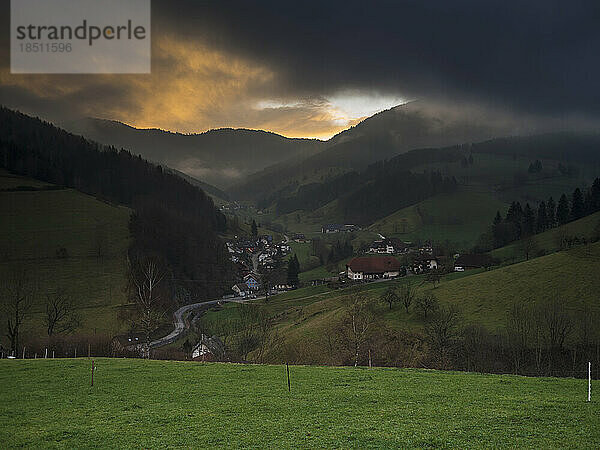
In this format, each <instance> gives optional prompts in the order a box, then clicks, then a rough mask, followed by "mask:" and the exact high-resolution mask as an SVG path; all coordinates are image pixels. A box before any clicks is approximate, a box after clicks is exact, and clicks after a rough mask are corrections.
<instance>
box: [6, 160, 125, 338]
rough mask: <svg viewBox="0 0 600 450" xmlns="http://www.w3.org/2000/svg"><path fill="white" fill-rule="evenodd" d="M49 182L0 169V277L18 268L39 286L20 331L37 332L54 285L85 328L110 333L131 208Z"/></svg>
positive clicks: (114, 327)
mask: <svg viewBox="0 0 600 450" xmlns="http://www.w3.org/2000/svg"><path fill="white" fill-rule="evenodd" d="M48 186H50V187H53V186H52V185H49V184H48V183H43V182H39V181H37V180H33V179H31V178H26V177H21V176H17V175H12V174H8V173H7V172H5V171H0V210H1V211H2V215H3V220H2V221H0V255H2V258H1V261H0V280H2V281H3V282H6V281H7V280H8V279H9V277H11V275H12V272H13V271H14V270H16V269H25V270H26V271H27V272H28V275H29V276H30V277H31V278H32V279H33V281H34V282H35V283H36V285H37V290H38V295H37V297H36V302H35V304H34V307H33V310H32V312H33V317H32V320H30V321H28V322H26V324H25V327H26V329H25V333H24V335H28V336H30V337H32V336H43V335H44V333H45V329H44V326H43V322H42V316H43V311H44V302H45V300H46V295H47V294H52V293H55V292H56V291H57V290H61V291H63V292H64V293H65V294H66V295H68V296H69V297H71V298H72V299H73V300H74V301H75V303H76V305H77V307H78V309H80V312H81V313H82V319H83V323H82V328H83V329H85V330H86V332H94V331H96V332H98V333H104V332H106V333H110V334H114V333H116V332H117V331H119V328H120V326H121V325H119V322H118V321H117V312H118V307H119V306H120V305H123V304H124V303H126V295H125V284H126V281H125V272H126V268H125V265H126V254H127V248H128V247H129V244H130V237H129V229H128V225H129V218H130V215H131V210H130V209H129V208H125V207H120V206H113V205H110V204H108V203H105V202H101V201H99V200H96V199H95V198H93V197H91V196H89V195H85V194H82V193H80V192H77V191H75V190H73V189H64V188H63V189H48ZM24 187H25V188H29V190H24ZM34 189H37V190H34ZM61 249H64V250H65V251H66V253H65V254H63V255H61V254H60V250H61ZM0 326H1V327H2V330H3V329H4V327H5V326H6V324H5V323H4V321H2V323H1V324H0ZM2 335H3V336H4V333H2Z"/></svg>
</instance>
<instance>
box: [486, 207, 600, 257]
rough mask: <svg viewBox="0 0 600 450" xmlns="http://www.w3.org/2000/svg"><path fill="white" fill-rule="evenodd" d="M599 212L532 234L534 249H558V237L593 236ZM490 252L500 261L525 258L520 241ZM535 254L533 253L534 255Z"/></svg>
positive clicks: (545, 250)
mask: <svg viewBox="0 0 600 450" xmlns="http://www.w3.org/2000/svg"><path fill="white" fill-rule="evenodd" d="M599 227H600V212H597V213H595V214H591V215H589V216H586V217H583V218H582V219H579V220H576V221H574V222H571V223H567V224H565V225H562V226H560V227H557V228H552V229H551V230H548V231H545V232H543V233H540V234H537V235H535V236H533V240H534V242H535V247H536V250H534V252H533V253H536V252H538V251H544V252H545V253H552V252H555V251H557V250H559V248H560V246H559V238H560V237H561V236H568V237H570V238H573V237H578V238H579V239H581V238H584V239H586V240H588V241H589V240H590V239H591V238H593V237H595V233H597V232H599V231H600V228H599ZM490 254H491V255H492V256H493V257H494V258H497V259H499V260H500V261H510V262H516V261H521V260H524V259H525V254H524V252H523V250H522V249H521V243H520V241H517V242H512V243H510V244H508V245H506V246H504V247H501V248H498V249H496V250H493V251H492V252H490ZM534 256H535V255H534Z"/></svg>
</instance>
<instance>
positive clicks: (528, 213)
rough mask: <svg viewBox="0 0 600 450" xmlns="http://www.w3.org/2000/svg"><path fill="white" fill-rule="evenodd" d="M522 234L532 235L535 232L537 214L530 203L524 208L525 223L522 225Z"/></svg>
mask: <svg viewBox="0 0 600 450" xmlns="http://www.w3.org/2000/svg"><path fill="white" fill-rule="evenodd" d="M522 230H523V231H522V235H523V236H531V235H532V234H534V232H535V214H534V212H533V209H531V206H529V203H527V204H526V205H525V208H524V209H523V225H522Z"/></svg>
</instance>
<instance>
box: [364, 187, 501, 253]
mask: <svg viewBox="0 0 600 450" xmlns="http://www.w3.org/2000/svg"><path fill="white" fill-rule="evenodd" d="M506 207H507V205H506V204H505V203H504V202H502V201H500V200H498V199H497V198H496V197H495V196H494V195H493V194H492V193H487V192H482V191H473V190H469V189H465V188H461V189H459V190H458V191H457V192H453V193H449V194H438V195H436V196H434V197H431V198H429V199H427V200H424V201H422V202H420V203H418V204H416V205H414V206H409V207H408V208H404V209H401V210H399V211H396V212H395V213H394V214H392V215H390V216H387V217H385V218H383V219H381V220H379V221H377V222H375V223H374V224H373V225H371V226H370V227H369V229H370V230H372V231H377V232H379V233H381V234H383V235H384V236H386V237H399V238H401V239H403V240H405V241H417V240H433V241H435V242H444V241H449V242H452V243H455V244H459V245H460V246H462V247H464V248H469V247H470V246H472V245H473V244H474V243H475V241H476V240H477V238H478V237H479V236H480V235H481V233H483V232H484V231H485V230H486V229H487V227H489V225H490V224H491V220H492V219H493V218H494V215H495V214H496V211H497V210H504V209H505V208H506Z"/></svg>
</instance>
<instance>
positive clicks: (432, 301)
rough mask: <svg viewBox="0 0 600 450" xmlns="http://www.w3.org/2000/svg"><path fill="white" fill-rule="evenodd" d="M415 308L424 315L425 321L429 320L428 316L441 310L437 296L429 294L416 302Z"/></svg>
mask: <svg viewBox="0 0 600 450" xmlns="http://www.w3.org/2000/svg"><path fill="white" fill-rule="evenodd" d="M415 308H417V309H418V310H419V311H420V312H421V314H423V318H424V319H427V314H429V313H432V312H434V311H437V310H438V309H439V302H438V300H437V298H436V297H435V295H433V294H431V293H428V294H425V295H424V296H422V297H419V298H418V299H417V300H416V302H415Z"/></svg>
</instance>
